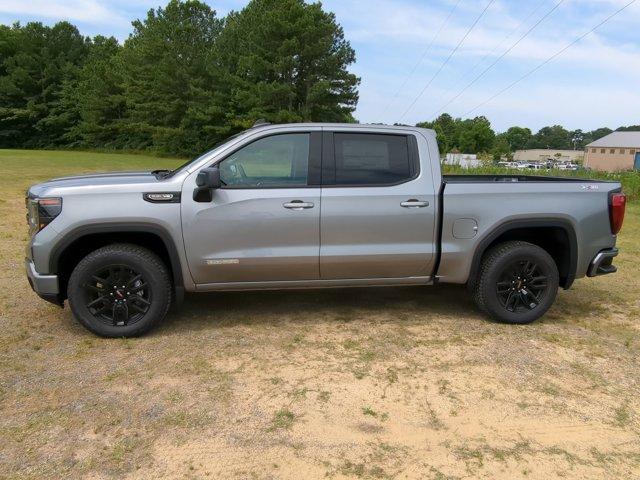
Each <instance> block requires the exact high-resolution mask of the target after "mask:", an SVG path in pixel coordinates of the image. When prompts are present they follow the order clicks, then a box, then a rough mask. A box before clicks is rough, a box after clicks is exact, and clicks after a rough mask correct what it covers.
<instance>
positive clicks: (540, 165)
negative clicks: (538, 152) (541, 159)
mask: <svg viewBox="0 0 640 480" xmlns="http://www.w3.org/2000/svg"><path fill="white" fill-rule="evenodd" d="M527 168H529V169H530V170H547V165H546V164H544V163H530V164H529V166H528V167H527Z"/></svg>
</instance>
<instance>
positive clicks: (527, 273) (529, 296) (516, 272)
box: [496, 260, 549, 312]
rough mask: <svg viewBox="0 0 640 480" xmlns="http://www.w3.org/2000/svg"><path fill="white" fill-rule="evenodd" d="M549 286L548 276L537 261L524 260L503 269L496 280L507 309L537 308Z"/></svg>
mask: <svg viewBox="0 0 640 480" xmlns="http://www.w3.org/2000/svg"><path fill="white" fill-rule="evenodd" d="M548 286H549V283H548V277H547V275H545V274H544V273H543V271H542V270H541V268H540V266H539V265H538V264H537V263H536V262H535V261H531V260H522V261H516V262H513V263H512V264H510V265H508V266H507V267H506V268H505V269H504V270H503V272H502V275H500V277H499V280H498V282H496V291H497V293H498V298H499V299H500V303H501V304H502V306H503V307H504V308H505V309H506V310H508V311H510V312H522V311H529V310H533V309H534V308H537V307H538V306H539V305H540V300H541V299H542V297H543V296H544V294H545V293H546V291H547V289H548Z"/></svg>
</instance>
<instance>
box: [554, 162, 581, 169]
mask: <svg viewBox="0 0 640 480" xmlns="http://www.w3.org/2000/svg"><path fill="white" fill-rule="evenodd" d="M556 168H557V169H558V170H572V171H576V170H579V169H580V166H579V165H578V164H576V163H571V162H564V163H559V164H557V165H556Z"/></svg>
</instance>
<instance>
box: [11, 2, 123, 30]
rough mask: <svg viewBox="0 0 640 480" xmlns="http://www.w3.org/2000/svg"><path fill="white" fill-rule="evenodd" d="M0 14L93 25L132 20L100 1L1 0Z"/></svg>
mask: <svg viewBox="0 0 640 480" xmlns="http://www.w3.org/2000/svg"><path fill="white" fill-rule="evenodd" d="M0 13H6V14H11V15H16V16H18V17H19V16H25V15H26V16H37V17H45V18H51V19H55V20H63V19H64V20H71V21H78V22H87V23H92V24H105V23H122V22H125V23H127V24H128V23H129V22H130V21H131V19H130V18H126V17H124V16H123V15H122V14H121V13H118V12H116V11H115V9H113V8H110V7H109V6H108V5H106V4H105V2H101V1H99V0H56V1H47V0H29V1H16V0H0Z"/></svg>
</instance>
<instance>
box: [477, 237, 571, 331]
mask: <svg viewBox="0 0 640 480" xmlns="http://www.w3.org/2000/svg"><path fill="white" fill-rule="evenodd" d="M559 283H560V278H559V273H558V267H557V265H556V262H555V260H554V259H553V258H552V257H551V255H549V253H548V252H547V251H545V250H544V249H543V248H541V247H539V246H538V245H534V244H531V243H528V242H523V241H520V240H512V241H508V242H504V243H500V244H498V245H495V246H494V247H492V248H491V249H490V250H489V251H488V252H487V253H486V254H485V255H484V256H483V258H482V263H481V267H480V274H479V276H478V278H477V279H476V280H475V282H474V284H473V289H474V300H475V302H476V304H477V305H478V307H479V308H480V310H482V311H483V312H485V313H487V314H488V315H489V316H490V317H491V318H493V319H494V320H497V321H499V322H505V323H516V324H526V323H531V322H533V321H535V320H537V319H538V318H540V317H541V316H543V315H544V314H545V313H546V312H547V310H549V308H550V307H551V305H552V304H553V302H554V300H555V298H556V294H557V292H558V285H559Z"/></svg>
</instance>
